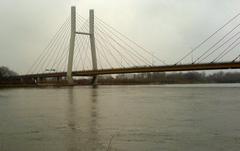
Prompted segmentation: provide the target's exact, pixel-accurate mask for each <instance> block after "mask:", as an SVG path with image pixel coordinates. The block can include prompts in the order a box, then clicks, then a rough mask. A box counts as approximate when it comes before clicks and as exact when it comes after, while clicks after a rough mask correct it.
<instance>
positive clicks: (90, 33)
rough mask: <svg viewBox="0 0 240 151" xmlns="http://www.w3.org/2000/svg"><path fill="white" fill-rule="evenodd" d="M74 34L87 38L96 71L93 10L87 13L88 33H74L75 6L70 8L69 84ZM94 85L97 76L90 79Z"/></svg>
mask: <svg viewBox="0 0 240 151" xmlns="http://www.w3.org/2000/svg"><path fill="white" fill-rule="evenodd" d="M76 34H79V35H85V36H86V35H87V36H89V38H90V46H91V54H92V66H93V70H97V69H98V67H97V55H96V47H95V34H94V10H93V9H91V10H90V11H89V33H84V32H77V31H76V7H75V6H72V7H71V38H70V46H69V55H68V68H67V81H68V83H69V84H73V78H72V67H73V56H74V48H75V36H76ZM96 84H97V75H94V76H93V79H92V85H94V86H95V85H96Z"/></svg>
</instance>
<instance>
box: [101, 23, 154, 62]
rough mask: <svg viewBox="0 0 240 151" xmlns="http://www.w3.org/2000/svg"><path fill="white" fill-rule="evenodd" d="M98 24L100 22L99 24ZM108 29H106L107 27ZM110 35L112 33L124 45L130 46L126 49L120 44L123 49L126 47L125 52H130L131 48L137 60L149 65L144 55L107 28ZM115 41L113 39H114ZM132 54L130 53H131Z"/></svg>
mask: <svg viewBox="0 0 240 151" xmlns="http://www.w3.org/2000/svg"><path fill="white" fill-rule="evenodd" d="M99 25H100V24H99ZM105 29H107V28H105ZM102 30H104V29H103V28H102ZM107 30H108V29H107ZM108 31H109V32H110V33H111V34H112V35H114V36H115V37H117V38H118V39H119V40H120V41H122V42H123V43H124V44H125V45H127V47H128V48H130V49H127V48H126V47H124V46H123V45H121V47H122V48H123V47H124V49H126V50H128V51H127V52H130V53H132V52H131V50H133V51H134V52H135V53H136V54H137V55H136V54H134V53H132V54H133V55H134V56H135V57H136V58H137V59H139V60H141V61H142V62H144V63H145V64H148V65H151V63H149V62H146V61H148V60H147V59H146V58H145V57H144V56H142V55H141V54H139V53H138V51H136V50H134V49H133V48H132V46H130V45H129V44H127V43H126V42H125V41H124V40H123V39H122V38H120V37H119V36H117V35H116V34H115V33H113V32H112V31H111V30H108ZM105 32H106V30H105ZM114 41H115V40H114ZM115 42H116V43H118V42H117V41H115ZM118 44H119V45H120V43H118ZM131 56H132V55H131ZM137 64H138V63H137Z"/></svg>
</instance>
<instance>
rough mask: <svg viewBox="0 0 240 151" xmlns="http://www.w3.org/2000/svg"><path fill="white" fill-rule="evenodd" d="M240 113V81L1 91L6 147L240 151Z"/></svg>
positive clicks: (0, 147) (0, 128) (3, 150)
mask: <svg viewBox="0 0 240 151" xmlns="http://www.w3.org/2000/svg"><path fill="white" fill-rule="evenodd" d="M239 116H240V84H226V85H224V84H222V85H162V86H149V85H146V86H99V87H98V88H97V89H93V88H91V87H80V86H79V87H74V88H69V87H64V88H43V89H40V88H27V89H2V90H0V151H79V150H81V151H88V150H89V151H94V150H96V151H98V150H99V151H102V150H103V151H105V150H107V148H108V145H109V144H111V145H109V146H110V149H109V150H111V151H115V150H116V151H160V150H167V151H220V150H224V151H225V150H227V151H239V149H240V117H239ZM110 142H111V143H110Z"/></svg>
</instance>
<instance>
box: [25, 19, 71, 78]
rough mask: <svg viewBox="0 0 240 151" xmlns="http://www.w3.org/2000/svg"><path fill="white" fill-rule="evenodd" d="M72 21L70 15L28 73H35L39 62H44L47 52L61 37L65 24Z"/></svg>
mask: <svg viewBox="0 0 240 151" xmlns="http://www.w3.org/2000/svg"><path fill="white" fill-rule="evenodd" d="M68 21H70V18H69V17H68V18H67V19H66V21H65V22H64V24H63V25H61V27H60V28H59V30H58V31H57V33H56V34H54V36H53V38H52V40H51V41H50V42H49V43H48V45H47V47H45V49H44V50H43V51H42V53H41V54H40V55H39V57H38V58H37V59H36V61H35V62H34V64H33V65H32V66H31V68H30V69H29V70H28V72H27V74H29V73H34V71H35V70H36V68H38V66H39V64H40V63H41V62H42V60H43V57H45V55H44V54H45V53H46V52H48V50H49V49H50V48H51V47H52V45H53V44H54V43H55V42H56V39H57V38H58V37H59V34H60V32H62V30H63V28H65V25H66V24H67V23H68Z"/></svg>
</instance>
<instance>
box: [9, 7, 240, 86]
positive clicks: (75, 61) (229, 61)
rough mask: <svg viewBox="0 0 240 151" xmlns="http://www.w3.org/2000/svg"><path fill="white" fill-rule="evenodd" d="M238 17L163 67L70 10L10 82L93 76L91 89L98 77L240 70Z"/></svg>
mask: <svg viewBox="0 0 240 151" xmlns="http://www.w3.org/2000/svg"><path fill="white" fill-rule="evenodd" d="M239 18H240V14H237V15H236V16H234V17H233V18H231V19H230V20H229V21H228V22H226V23H225V24H224V25H223V26H221V27H220V28H219V29H218V30H217V31H215V32H214V33H213V34H211V35H210V36H209V37H208V38H206V39H205V40H204V41H202V42H201V43H200V44H199V45H197V46H196V47H195V48H193V49H192V50H191V51H190V52H189V53H187V54H186V55H184V56H182V57H181V58H180V59H179V60H177V61H176V63H174V64H167V63H166V62H164V61H163V60H162V59H160V58H159V57H157V56H155V55H154V54H153V52H151V51H149V50H147V49H145V48H143V47H142V46H141V45H139V44H137V43H136V42H134V41H133V40H131V39H129V38H128V37H127V36H125V35H123V34H121V33H120V32H119V31H117V30H116V29H115V28H113V27H112V26H110V25H108V24H107V23H105V22H104V21H103V20H101V19H99V18H98V17H96V16H94V11H93V10H90V13H89V19H85V18H83V17H81V16H80V15H78V14H77V13H76V8H75V7H72V8H71V16H70V17H69V18H67V20H66V21H65V23H64V24H63V25H62V26H61V28H60V29H59V31H58V32H57V33H56V34H55V35H54V37H53V38H52V40H51V41H50V43H49V44H48V46H47V47H46V48H45V50H44V51H43V52H42V53H41V55H40V56H39V57H38V58H37V60H36V61H35V63H34V64H33V65H32V66H31V68H30V69H29V71H28V72H27V73H26V74H24V75H20V76H16V77H10V79H19V80H22V81H24V80H26V79H27V80H33V81H39V80H41V79H43V78H50V77H56V78H63V77H66V79H67V81H68V83H69V84H71V83H73V78H72V77H73V76H91V77H93V84H95V83H96V80H97V76H98V75H105V74H123V73H144V72H171V71H195V70H217V69H240V52H239V49H238V47H239V45H240V30H239V28H240V27H239V26H240V23H239V22H240V21H239ZM179 51H180V50H179ZM193 54H194V57H193ZM189 58H190V60H191V61H190V62H186V60H189Z"/></svg>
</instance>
